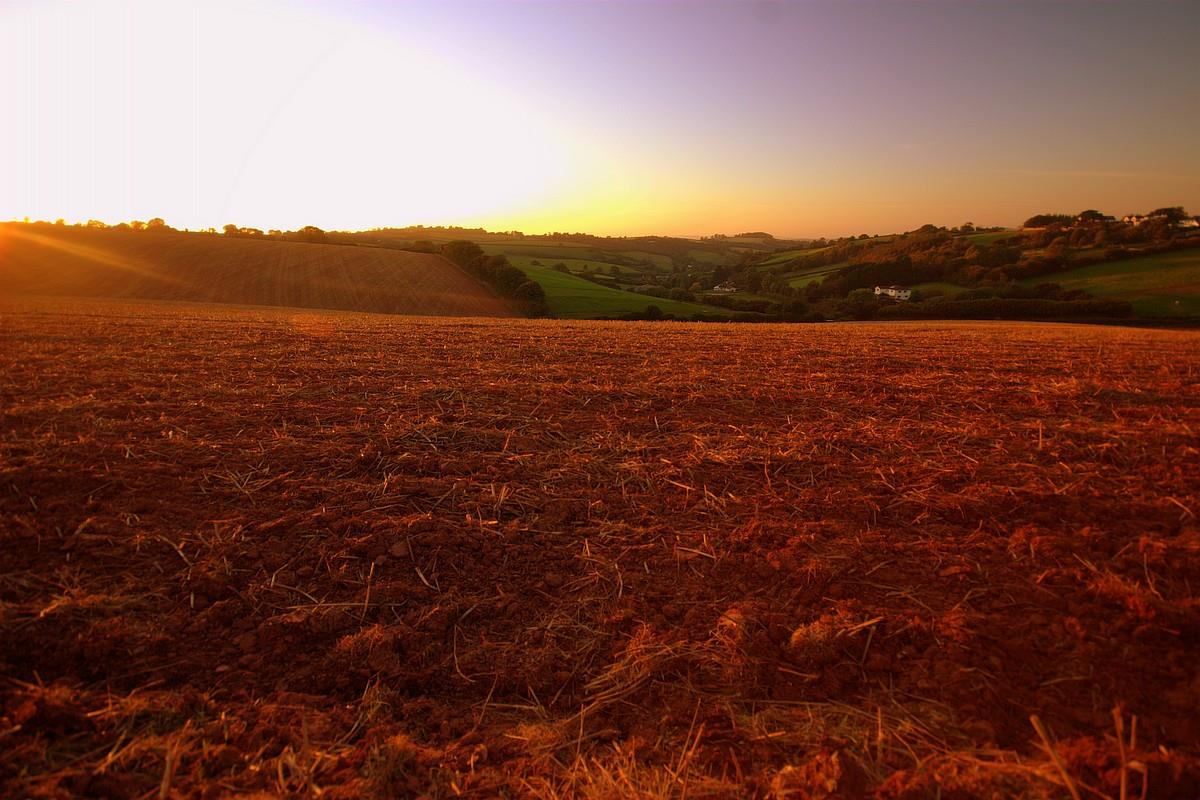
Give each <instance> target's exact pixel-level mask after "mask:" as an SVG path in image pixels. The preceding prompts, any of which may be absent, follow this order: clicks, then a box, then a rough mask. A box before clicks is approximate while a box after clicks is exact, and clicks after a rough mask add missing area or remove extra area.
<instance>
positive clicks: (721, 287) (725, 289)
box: [712, 281, 737, 294]
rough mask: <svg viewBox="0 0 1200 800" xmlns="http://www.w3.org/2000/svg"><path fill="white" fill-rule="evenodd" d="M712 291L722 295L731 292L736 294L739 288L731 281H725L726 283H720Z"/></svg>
mask: <svg viewBox="0 0 1200 800" xmlns="http://www.w3.org/2000/svg"><path fill="white" fill-rule="evenodd" d="M712 291H714V292H720V293H721V294H728V293H729V292H736V291H737V287H736V286H734V285H733V284H732V283H730V282H729V281H725V283H718V284H717V285H716V286H714V287H712Z"/></svg>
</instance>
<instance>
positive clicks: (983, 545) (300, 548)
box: [0, 299, 1200, 798]
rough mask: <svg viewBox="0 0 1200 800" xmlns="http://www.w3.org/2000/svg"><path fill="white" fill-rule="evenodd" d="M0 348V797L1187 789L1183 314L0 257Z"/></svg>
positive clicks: (1198, 771)
mask: <svg viewBox="0 0 1200 800" xmlns="http://www.w3.org/2000/svg"><path fill="white" fill-rule="evenodd" d="M0 366H2V369H0V676H2V677H0V795H4V796H12V797H76V796H90V797H130V798H133V797H156V796H157V797H199V798H216V797H223V796H228V795H233V794H245V793H250V794H253V793H259V794H260V795H261V796H282V795H286V796H316V795H317V794H321V795H323V796H328V797H347V798H348V797H362V796H377V797H454V796H469V797H502V796H510V797H529V796H549V797H626V796H641V797H683V796H689V797H729V798H734V797H796V798H823V797H862V796H879V797H886V798H910V797H927V796H935V795H938V796H941V797H981V796H992V797H1009V796H1024V797H1039V798H1040V797H1069V796H1072V795H1075V796H1078V797H1096V796H1109V797H1122V796H1127V797H1139V796H1143V794H1144V795H1145V796H1148V797H1188V798H1192V797H1196V796H1197V795H1198V794H1200V715H1198V714H1197V708H1198V707H1200V672H1198V671H1197V667H1196V665H1197V664H1198V663H1200V608H1198V604H1197V599H1196V589H1197V588H1198V587H1200V523H1198V520H1197V516H1196V515H1197V513H1200V499H1198V498H1200V469H1198V467H1197V465H1198V463H1200V440H1198V437H1197V433H1198V431H1200V334H1197V333H1195V332H1179V331H1154V330H1129V329H1117V328H1094V327H1078V326H1062V325H1035V324H1000V323H995V324H991V323H969V324H953V323H951V324H945V323H913V324H907V323H897V324H857V325H819V326H739V325H709V326H703V325H685V324H671V323H659V324H655V323H644V324H643V323H637V324H632V323H631V324H621V323H565V322H551V321H524V320H522V321H496V320H483V319H457V320H433V319H416V318H395V317H386V316H371V315H352V314H333V313H318V312H304V311H297V312H290V311H251V310H240V309H235V308H229V307H227V308H217V307H209V306H186V305H170V304H141V305H137V304H118V303H108V302H106V303H100V302H88V301H32V300H13V299H9V300H7V301H3V303H0ZM1031 718H1036V725H1035V722H1034V721H1033V719H1031ZM1037 726H1040V727H1041V729H1042V731H1043V733H1044V738H1043V735H1042V734H1041V733H1039V732H1038V729H1037ZM1123 785H1124V788H1123Z"/></svg>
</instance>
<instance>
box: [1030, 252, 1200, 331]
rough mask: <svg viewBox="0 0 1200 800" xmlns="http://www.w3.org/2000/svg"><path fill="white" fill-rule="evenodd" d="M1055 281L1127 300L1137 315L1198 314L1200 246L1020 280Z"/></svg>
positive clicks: (1199, 301) (1188, 315)
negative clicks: (1199, 247)
mask: <svg viewBox="0 0 1200 800" xmlns="http://www.w3.org/2000/svg"><path fill="white" fill-rule="evenodd" d="M1022 283H1023V284H1025V285H1027V286H1032V285H1036V284H1039V283H1058V284H1061V285H1062V287H1063V288H1064V289H1082V290H1083V291H1085V292H1087V293H1089V294H1092V295H1095V296H1096V297H1117V298H1121V299H1124V300H1129V301H1130V302H1131V303H1132V304H1133V310H1134V312H1135V313H1137V314H1138V315H1139V316H1149V317H1195V316H1200V249H1192V250H1177V251H1175V252H1171V253H1160V254H1157V255H1152V256H1146V257H1144V258H1131V259H1127V260H1125V261H1109V262H1106V263H1103V264H1093V265H1091V266H1087V267H1078V268H1076V269H1071V270H1067V271H1065V272H1059V273H1055V274H1052V275H1042V276H1039V277H1036V278H1028V279H1026V280H1024V281H1022Z"/></svg>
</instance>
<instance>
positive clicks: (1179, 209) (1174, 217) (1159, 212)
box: [1150, 206, 1188, 225]
mask: <svg viewBox="0 0 1200 800" xmlns="http://www.w3.org/2000/svg"><path fill="white" fill-rule="evenodd" d="M1150 216H1151V217H1161V218H1162V219H1165V220H1166V221H1167V222H1170V223H1171V224H1172V225H1176V224H1178V223H1180V222H1183V221H1184V220H1185V219H1187V216H1188V215H1187V212H1186V211H1184V210H1183V206H1167V207H1164V208H1156V209H1154V210H1153V211H1151V212H1150Z"/></svg>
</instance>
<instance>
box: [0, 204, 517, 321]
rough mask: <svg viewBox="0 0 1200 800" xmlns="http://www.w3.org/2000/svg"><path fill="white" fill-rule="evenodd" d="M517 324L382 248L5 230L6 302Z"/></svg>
mask: <svg viewBox="0 0 1200 800" xmlns="http://www.w3.org/2000/svg"><path fill="white" fill-rule="evenodd" d="M4 293H9V294H13V293H22V294H35V295H67V296H76V297H96V298H144V299H152V300H183V301H192V302H204V303H234V304H241V305H263V306H292V307H299V308H322V309H340V310H345V311H370V312H381V313H386V314H416V315H424V316H480V317H511V316H515V314H514V312H513V310H512V309H511V308H510V307H509V305H508V304H507V303H506V302H505V301H504V300H502V299H500V298H498V297H496V296H495V294H494V293H493V292H492V291H491V290H490V289H488V288H487V287H486V286H484V285H483V284H482V283H480V282H479V281H477V280H475V278H473V277H471V276H470V275H468V274H467V273H465V272H463V270H461V269H459V268H458V267H457V266H455V265H454V264H451V263H450V262H449V261H447V260H446V259H444V258H442V257H441V256H436V255H428V254H424V253H409V252H404V251H401V250H388V249H383V248H375V247H354V246H349V245H330V244H306V243H302V242H283V241H274V240H261V239H230V238H228V237H225V236H216V235H205V234H195V233H194V234H186V233H173V232H164V233H153V232H145V231H143V232H134V231H118V230H91V229H87V228H82V229H81V228H73V227H58V226H53V225H41V226H30V225H0V294H4Z"/></svg>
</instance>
